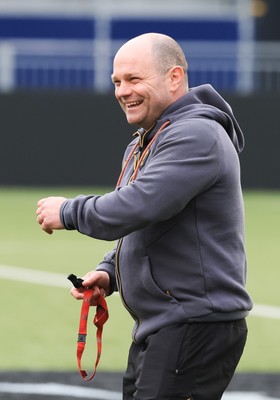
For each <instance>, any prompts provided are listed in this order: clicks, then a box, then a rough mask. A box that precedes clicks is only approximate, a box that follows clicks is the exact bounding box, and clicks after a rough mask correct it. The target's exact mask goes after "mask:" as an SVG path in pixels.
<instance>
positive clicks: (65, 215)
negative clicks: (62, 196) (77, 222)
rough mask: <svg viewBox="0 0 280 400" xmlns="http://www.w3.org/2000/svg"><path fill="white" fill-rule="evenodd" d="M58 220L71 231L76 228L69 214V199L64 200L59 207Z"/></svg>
mask: <svg viewBox="0 0 280 400" xmlns="http://www.w3.org/2000/svg"><path fill="white" fill-rule="evenodd" d="M60 221H61V223H62V224H63V226H64V228H65V229H67V230H69V231H71V230H74V229H76V228H75V226H74V222H73V219H72V214H71V200H65V202H64V203H62V205H61V207H60Z"/></svg>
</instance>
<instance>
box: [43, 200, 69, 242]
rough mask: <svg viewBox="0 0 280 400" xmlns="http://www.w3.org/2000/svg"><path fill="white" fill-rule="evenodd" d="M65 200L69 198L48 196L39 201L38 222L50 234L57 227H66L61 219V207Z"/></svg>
mask: <svg viewBox="0 0 280 400" xmlns="http://www.w3.org/2000/svg"><path fill="white" fill-rule="evenodd" d="M65 200H67V199H66V198H65V197H47V198H45V199H41V200H40V201H39V202H38V205H37V211H36V215H37V222H38V223H39V224H40V225H41V227H42V229H43V231H45V232H46V233H48V234H49V235H51V234H52V233H53V231H54V230H56V229H64V226H63V224H62V222H61V220H60V207H61V205H62V203H64V201H65Z"/></svg>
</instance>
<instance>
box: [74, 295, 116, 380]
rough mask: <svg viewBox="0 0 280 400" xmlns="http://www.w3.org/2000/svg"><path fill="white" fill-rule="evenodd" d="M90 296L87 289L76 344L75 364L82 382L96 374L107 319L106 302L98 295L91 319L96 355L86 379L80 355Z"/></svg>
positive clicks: (82, 349) (85, 331) (84, 343)
mask: <svg viewBox="0 0 280 400" xmlns="http://www.w3.org/2000/svg"><path fill="white" fill-rule="evenodd" d="M92 295H93V290H92V289H87V290H86V291H85V292H84V299H83V304H82V308H81V315H80V326H79V334H78V342H77V362H78V367H79V371H80V375H81V377H82V378H83V380H84V381H90V380H91V379H92V378H93V377H94V375H95V374H96V369H97V365H98V363H99V359H100V356H101V350H102V331H103V325H104V324H105V322H106V321H107V319H108V318H109V314H108V307H107V303H106V300H105V299H104V297H102V296H101V295H100V296H99V297H98V298H97V300H96V303H97V306H96V314H95V317H94V319H93V323H94V325H95V326H96V327H97V331H96V342H97V355H96V361H95V366H94V371H93V373H92V375H91V376H90V377H89V378H88V377H87V376H88V374H87V372H86V371H85V370H83V369H82V367H81V360H82V355H83V352H84V349H85V345H86V336H87V320H88V313H89V308H90V306H91V301H92Z"/></svg>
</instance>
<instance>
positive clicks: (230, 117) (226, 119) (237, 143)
mask: <svg viewBox="0 0 280 400" xmlns="http://www.w3.org/2000/svg"><path fill="white" fill-rule="evenodd" d="M182 113H186V118H198V117H200V118H201V117H202V118H210V119H213V120H215V121H217V122H218V123H219V124H221V125H222V126H223V128H224V129H225V130H226V132H227V134H228V136H229V137H230V139H231V141H232V143H233V145H234V147H235V149H236V151H237V152H238V153H241V151H242V150H243V148H244V136H243V133H242V131H241V128H240V126H239V124H238V122H237V120H236V118H235V116H234V114H233V111H232V109H231V107H230V105H229V104H228V103H227V102H226V101H225V100H224V99H223V98H222V96H221V95H220V94H219V93H218V92H216V90H215V89H214V88H213V87H212V86H211V85H209V84H206V85H201V86H198V87H194V88H191V89H190V90H189V92H188V93H187V94H186V95H184V96H183V97H181V98H180V99H178V100H177V101H176V102H175V103H173V104H172V105H171V106H170V107H168V108H167V109H166V110H165V112H164V113H163V114H162V115H161V117H160V121H161V122H162V121H164V120H166V118H168V119H169V120H170V122H171V124H172V121H174V122H175V121H176V119H177V117H179V116H180V117H182V115H181V114H182Z"/></svg>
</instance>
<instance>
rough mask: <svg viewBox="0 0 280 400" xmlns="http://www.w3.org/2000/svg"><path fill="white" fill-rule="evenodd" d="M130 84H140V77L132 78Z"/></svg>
mask: <svg viewBox="0 0 280 400" xmlns="http://www.w3.org/2000/svg"><path fill="white" fill-rule="evenodd" d="M130 82H132V83H138V82H140V78H138V76H132V77H131V78H130Z"/></svg>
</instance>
